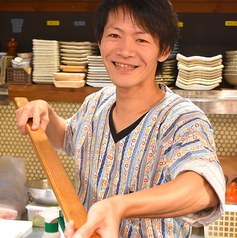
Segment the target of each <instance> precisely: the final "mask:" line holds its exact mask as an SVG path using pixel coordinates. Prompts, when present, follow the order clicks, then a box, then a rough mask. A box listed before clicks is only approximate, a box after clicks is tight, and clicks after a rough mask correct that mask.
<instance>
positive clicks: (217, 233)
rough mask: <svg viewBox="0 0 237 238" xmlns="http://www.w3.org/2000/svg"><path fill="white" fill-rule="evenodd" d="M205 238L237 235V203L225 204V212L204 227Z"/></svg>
mask: <svg viewBox="0 0 237 238" xmlns="http://www.w3.org/2000/svg"><path fill="white" fill-rule="evenodd" d="M204 235H205V238H222V237H225V238H233V237H237V205H229V204H226V205H225V213H224V215H223V216H221V217H220V218H219V219H218V220H216V221H214V222H213V223H211V224H210V225H208V226H206V227H204Z"/></svg>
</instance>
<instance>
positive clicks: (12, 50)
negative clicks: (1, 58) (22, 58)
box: [7, 38, 18, 57]
mask: <svg viewBox="0 0 237 238" xmlns="http://www.w3.org/2000/svg"><path fill="white" fill-rule="evenodd" d="M17 47H18V42H17V41H16V40H15V38H11V40H10V41H8V42H7V55H9V56H14V57H16V55H17Z"/></svg>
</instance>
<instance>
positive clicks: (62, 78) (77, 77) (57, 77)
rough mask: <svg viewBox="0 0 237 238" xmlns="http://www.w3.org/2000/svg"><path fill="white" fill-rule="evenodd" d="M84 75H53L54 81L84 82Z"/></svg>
mask: <svg viewBox="0 0 237 238" xmlns="http://www.w3.org/2000/svg"><path fill="white" fill-rule="evenodd" d="M85 76H86V74H85V73H54V77H55V80H56V81H80V80H84V78H85Z"/></svg>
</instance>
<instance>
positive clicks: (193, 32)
mask: <svg viewBox="0 0 237 238" xmlns="http://www.w3.org/2000/svg"><path fill="white" fill-rule="evenodd" d="M178 17H179V21H180V24H181V25H180V26H181V27H180V30H181V36H180V39H179V42H178V43H179V52H180V53H181V54H183V55H185V56H192V55H201V56H214V55H218V54H222V55H223V56H224V54H225V51H228V50H237V26H226V21H236V20H237V13H178ZM93 18H94V13H93V12H19V11H18V12H5V11H2V12H0V32H1V34H0V51H1V52H4V51H7V46H6V43H7V42H8V41H9V40H10V38H15V39H16V40H17V41H18V43H19V47H18V52H21V53H22V52H32V39H45V40H47V39H49V40H59V41H92V42H93V41H94V33H93ZM16 19H17V20H19V19H20V21H18V22H19V25H16ZM47 21H59V23H60V24H59V25H58V26H49V25H47V24H46V23H47ZM14 22H15V23H14ZM14 24H15V25H14ZM222 87H231V86H230V85H228V84H227V83H226V82H225V81H223V82H222ZM50 104H51V105H52V106H53V107H54V109H55V110H56V111H57V112H58V113H59V115H61V116H62V117H64V118H68V117H70V116H72V115H73V113H74V112H76V111H77V109H78V108H79V107H80V104H74V103H57V102H54V103H50ZM14 111H15V105H14V103H13V102H12V101H11V102H10V103H9V105H6V106H0V156H2V155H11V156H14V157H22V158H25V159H26V166H27V178H28V179H30V180H31V179H37V178H43V177H44V173H43V171H42V169H41V165H40V163H39V162H38V159H37V157H36V155H35V152H34V150H33V147H32V145H31V142H30V140H29V138H28V137H24V136H22V135H20V133H19V132H18V130H17V128H16V125H15V115H14ZM208 117H209V119H210V121H211V123H212V125H213V127H214V129H215V139H216V144H217V153H218V155H219V156H237V133H236V132H237V115H231V114H230V115H227V114H222V115H218V114H210V115H208ZM58 155H59V157H60V158H61V160H62V163H63V165H64V167H65V169H66V171H67V172H68V175H69V176H70V177H71V178H73V176H74V164H73V159H68V158H67V157H66V156H65V155H63V154H61V153H58Z"/></svg>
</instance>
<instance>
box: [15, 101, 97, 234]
mask: <svg viewBox="0 0 237 238" xmlns="http://www.w3.org/2000/svg"><path fill="white" fill-rule="evenodd" d="M15 102H16V105H17V107H18V108H21V107H23V106H24V105H26V104H27V103H28V100H27V99H26V98H24V97H16V98H15ZM31 126H32V119H29V121H28V122H27V124H26V129H27V131H28V133H29V136H30V139H31V141H32V143H33V145H34V148H35V151H36V153H37V155H38V158H39V161H40V163H41V165H42V167H43V169H44V172H45V174H46V176H47V178H48V180H49V182H50V184H51V187H52V189H53V191H54V194H55V196H56V198H57V201H58V203H59V206H60V208H61V209H62V212H63V215H64V217H65V219H66V221H67V222H68V221H70V220H73V221H74V222H75V225H76V230H77V229H79V228H80V227H81V226H82V225H84V224H85V223H86V220H87V213H86V210H85V208H84V207H83V205H82V203H81V201H80V199H79V197H78V195H77V193H76V191H75V189H74V187H73V185H72V183H71V180H70V179H69V177H68V175H67V173H66V171H65V169H64V167H63V165H62V163H61V161H60V160H59V158H58V156H57V154H56V152H55V150H54V149H53V147H52V145H51V143H50V141H49V139H48V137H47V135H46V133H45V132H44V130H43V129H42V128H41V127H39V129H38V130H37V131H32V130H31ZM91 237H93V238H99V237H100V236H99V235H97V234H93V235H92V236H91Z"/></svg>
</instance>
